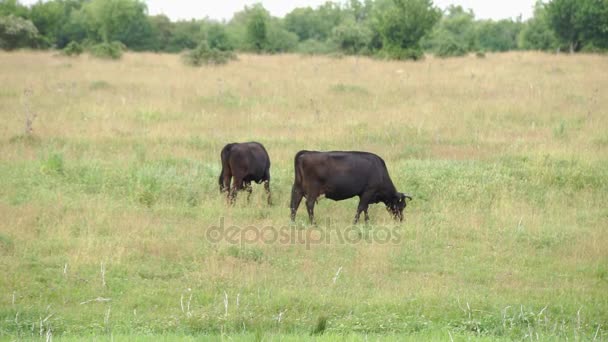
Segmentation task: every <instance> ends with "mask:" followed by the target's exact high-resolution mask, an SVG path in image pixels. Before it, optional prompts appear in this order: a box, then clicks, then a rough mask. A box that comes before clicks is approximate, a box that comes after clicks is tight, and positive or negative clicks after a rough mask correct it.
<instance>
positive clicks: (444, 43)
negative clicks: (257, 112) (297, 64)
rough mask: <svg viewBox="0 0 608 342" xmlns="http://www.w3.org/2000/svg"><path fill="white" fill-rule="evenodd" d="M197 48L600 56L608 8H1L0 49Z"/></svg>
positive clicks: (68, 0)
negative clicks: (497, 13) (216, 17)
mask: <svg viewBox="0 0 608 342" xmlns="http://www.w3.org/2000/svg"><path fill="white" fill-rule="evenodd" d="M192 15H193V16H196V13H193V14H192ZM203 41H205V42H206V44H207V46H208V47H209V48H210V49H216V50H218V51H234V50H237V51H249V52H255V53H281V52H300V53H311V54H329V53H344V54H366V55H377V56H383V57H388V58H396V59H403V58H412V59H417V58H420V57H422V56H423V53H424V52H431V53H434V54H436V55H439V56H444V57H448V56H461V55H466V54H468V53H470V52H480V51H508V50H518V49H525V50H528V49H530V50H556V49H561V50H564V51H566V50H569V51H571V52H577V51H600V50H604V49H606V48H608V1H606V0H552V1H550V2H543V1H541V0H538V2H537V3H536V5H535V11H534V16H533V17H532V18H530V19H528V20H526V21H522V20H521V19H520V18H518V19H516V20H512V19H504V20H499V21H494V20H478V19H476V18H475V14H474V13H473V12H472V11H471V10H467V9H463V8H462V7H460V6H450V7H448V8H447V9H446V10H445V11H443V12H442V11H441V10H440V9H439V8H437V7H436V6H435V5H434V4H433V1H432V0H350V1H347V2H338V1H328V2H326V3H325V4H323V5H321V6H318V7H317V8H311V7H303V8H296V9H294V10H293V11H291V12H290V13H287V14H286V15H285V17H284V18H276V17H273V16H272V15H271V14H270V13H269V12H268V11H267V10H266V9H265V8H264V7H263V6H262V5H261V4H256V5H253V6H245V7H244V8H243V10H241V11H240V12H237V13H235V14H234V16H233V17H232V19H230V20H229V21H225V22H217V21H213V20H211V19H208V18H205V19H192V20H182V21H175V22H174V21H171V20H170V19H169V18H168V17H167V16H165V15H155V16H150V15H149V14H148V10H147V6H146V4H145V2H144V1H143V0H49V1H38V2H37V3H36V4H34V5H32V6H30V7H27V6H24V5H22V4H20V3H19V1H18V0H0V47H1V48H3V49H7V50H8V49H15V48H23V47H29V48H58V49H63V48H64V47H66V46H67V45H68V44H69V43H70V42H77V43H79V44H81V45H83V46H93V45H97V44H101V43H105V44H109V43H111V42H121V43H122V44H124V45H125V47H126V48H127V49H129V50H134V51H158V52H182V51H186V50H193V49H195V48H196V47H197V46H200V44H201V42H203ZM105 46H108V45H105Z"/></svg>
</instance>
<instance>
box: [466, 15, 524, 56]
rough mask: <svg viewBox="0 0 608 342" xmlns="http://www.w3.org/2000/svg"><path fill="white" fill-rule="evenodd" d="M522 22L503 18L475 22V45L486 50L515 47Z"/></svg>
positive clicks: (504, 49)
mask: <svg viewBox="0 0 608 342" xmlns="http://www.w3.org/2000/svg"><path fill="white" fill-rule="evenodd" d="M522 27H523V24H522V23H521V21H513V20H511V19H503V20H499V21H493V20H483V21H479V22H478V23H477V38H476V40H477V46H478V47H479V48H480V49H482V50H488V51H508V50H514V49H516V48H517V37H518V36H519V32H520V31H521V29H522Z"/></svg>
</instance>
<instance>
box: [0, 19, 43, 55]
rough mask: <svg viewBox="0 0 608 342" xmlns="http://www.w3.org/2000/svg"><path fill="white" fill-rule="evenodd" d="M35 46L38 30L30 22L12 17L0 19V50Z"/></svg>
mask: <svg viewBox="0 0 608 342" xmlns="http://www.w3.org/2000/svg"><path fill="white" fill-rule="evenodd" d="M37 44H38V30H37V29H36V26H34V24H33V23H32V22H31V21H29V20H27V19H23V18H21V17H16V16H14V15H10V16H7V17H0V49H5V50H13V49H17V48H23V47H36V46H37Z"/></svg>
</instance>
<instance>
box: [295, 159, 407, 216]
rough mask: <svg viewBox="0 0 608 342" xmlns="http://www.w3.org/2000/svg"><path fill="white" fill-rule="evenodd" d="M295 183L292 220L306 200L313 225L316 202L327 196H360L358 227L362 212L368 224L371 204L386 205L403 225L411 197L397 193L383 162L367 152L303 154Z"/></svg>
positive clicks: (343, 197)
mask: <svg viewBox="0 0 608 342" xmlns="http://www.w3.org/2000/svg"><path fill="white" fill-rule="evenodd" d="M294 167H295V181H294V184H293V188H292V190H291V220H292V221H295V218H296V212H297V210H298V207H299V206H300V202H301V201H302V197H306V208H307V209H308V217H309V218H310V223H311V224H312V223H313V222H314V207H315V202H316V201H317V198H318V197H319V196H321V195H325V197H326V198H329V199H332V200H334V201H340V200H343V199H347V198H351V197H355V196H359V206H358V207H357V214H356V215H355V223H357V222H358V221H359V215H360V214H361V212H364V213H365V221H366V222H367V221H369V216H368V214H367V208H368V206H369V204H372V203H379V202H383V203H384V204H385V205H386V209H387V210H388V211H389V212H390V213H391V214H392V215H393V217H394V218H395V219H399V220H400V221H403V209H404V208H405V206H406V205H407V203H406V199H410V200H411V199H412V197H411V196H409V195H406V194H403V193H400V192H397V190H396V189H395V186H394V185H393V182H392V181H391V178H390V177H389V175H388V170H387V169H386V164H385V163H384V160H382V158H380V157H378V156H377V155H375V154H373V153H368V152H342V151H334V152H316V151H300V152H298V153H297V154H296V157H295V160H294Z"/></svg>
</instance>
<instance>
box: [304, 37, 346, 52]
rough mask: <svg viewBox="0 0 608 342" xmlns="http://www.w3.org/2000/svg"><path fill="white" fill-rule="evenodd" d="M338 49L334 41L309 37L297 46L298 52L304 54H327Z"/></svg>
mask: <svg viewBox="0 0 608 342" xmlns="http://www.w3.org/2000/svg"><path fill="white" fill-rule="evenodd" d="M336 51H338V47H337V46H336V45H335V43H334V42H329V41H328V42H321V41H318V40H315V39H307V40H305V41H303V42H300V43H299V44H298V46H297V47H296V52H298V53H300V54H303V55H327V54H330V53H333V52H336Z"/></svg>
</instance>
